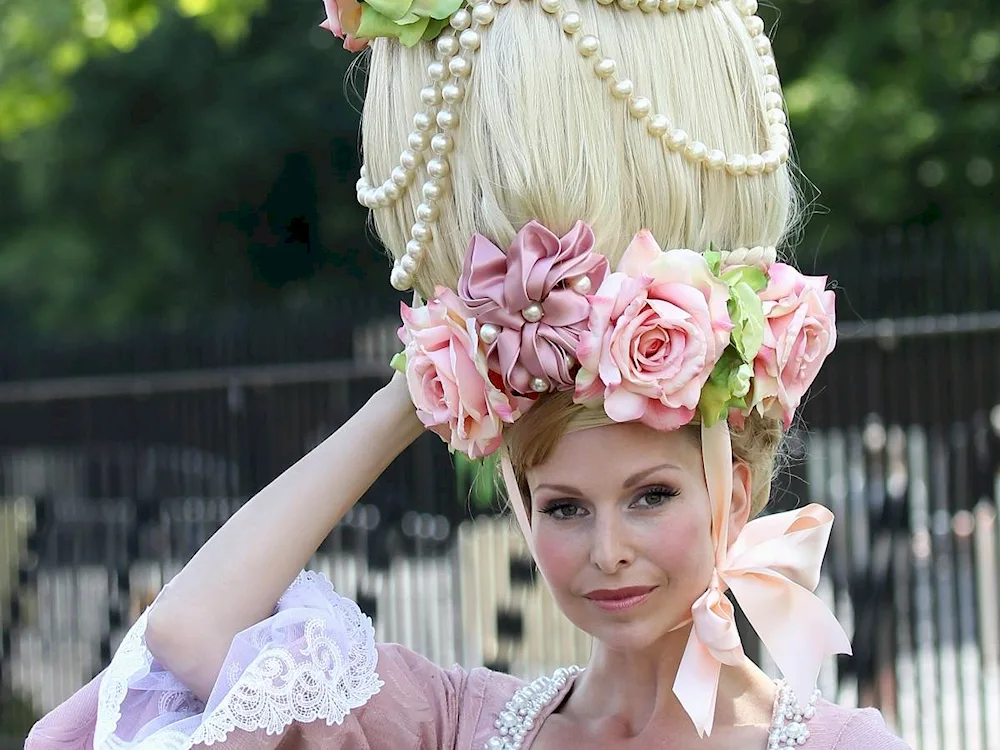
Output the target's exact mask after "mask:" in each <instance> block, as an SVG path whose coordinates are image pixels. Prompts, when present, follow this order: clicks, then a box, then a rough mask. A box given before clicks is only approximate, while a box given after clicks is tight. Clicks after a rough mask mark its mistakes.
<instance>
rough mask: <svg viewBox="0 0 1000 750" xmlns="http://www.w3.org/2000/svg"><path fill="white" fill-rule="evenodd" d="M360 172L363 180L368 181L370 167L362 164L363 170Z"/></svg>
mask: <svg viewBox="0 0 1000 750" xmlns="http://www.w3.org/2000/svg"><path fill="white" fill-rule="evenodd" d="M359 172H360V174H361V177H362V179H365V180H367V179H368V165H367V164H362V165H361V169H360V170H359Z"/></svg>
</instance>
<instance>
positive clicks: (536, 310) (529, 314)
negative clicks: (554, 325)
mask: <svg viewBox="0 0 1000 750" xmlns="http://www.w3.org/2000/svg"><path fill="white" fill-rule="evenodd" d="M544 314H545V312H544V311H543V310H542V306H541V305H539V304H538V303H537V302H532V303H531V304H530V305H528V306H527V307H526V308H524V309H523V310H521V317H522V318H524V319H525V320H526V321H528V322H529V323H537V322H538V321H540V320H541V319H542V317H543V316H544Z"/></svg>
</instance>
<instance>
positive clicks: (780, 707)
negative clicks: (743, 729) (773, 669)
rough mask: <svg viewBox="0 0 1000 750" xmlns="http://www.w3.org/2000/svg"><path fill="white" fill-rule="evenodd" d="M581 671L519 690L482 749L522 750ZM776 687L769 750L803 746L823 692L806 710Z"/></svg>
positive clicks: (566, 670) (560, 672)
mask: <svg viewBox="0 0 1000 750" xmlns="http://www.w3.org/2000/svg"><path fill="white" fill-rule="evenodd" d="M582 671H583V670H582V669H581V668H580V667H576V666H572V667H560V668H559V669H557V670H556V671H555V672H554V673H553V674H552V675H551V676H549V677H539V678H538V679H537V680H535V681H533V682H530V683H528V684H527V685H525V686H524V687H522V688H520V689H518V690H517V691H516V692H515V693H514V695H513V697H512V698H511V699H510V700H509V701H507V704H506V705H505V706H504V708H503V711H501V712H500V715H499V716H498V717H497V719H496V721H494V722H493V726H494V727H495V728H496V730H497V733H496V734H495V735H493V736H492V737H490V739H489V741H488V742H487V743H486V744H485V745H484V746H483V750H520V748H521V745H522V744H523V743H524V738H525V737H526V736H527V734H528V732H530V731H531V730H532V729H533V728H534V726H535V721H536V720H537V719H538V715H539V714H540V713H541V712H542V711H543V710H544V709H545V707H546V706H548V705H549V704H550V703H551V702H552V701H553V700H555V697H556V695H558V694H559V692H560V691H561V690H562V689H563V688H564V687H565V686H566V681H567V680H569V678H570V677H573V676H575V675H578V674H580V672H582ZM777 685H778V696H777V699H776V700H775V703H774V714H773V716H772V718H771V728H770V730H769V731H768V740H767V750H782V748H789V747H801V746H802V745H805V744H806V742H807V741H808V740H809V728H808V727H807V726H806V723H807V722H808V721H809V720H810V719H812V718H813V717H814V716H815V715H816V701H818V700H819V698H820V691H819V690H816V691H815V692H813V694H812V697H811V698H810V700H809V704H808V705H807V706H806V707H805V708H803V707H801V706H800V705H799V702H798V699H796V697H795V694H794V693H793V692H792V689H791V688H790V687H788V685H787V684H785V683H784V681H780V680H779V681H778V683H777Z"/></svg>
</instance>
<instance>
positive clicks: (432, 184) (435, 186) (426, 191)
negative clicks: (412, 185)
mask: <svg viewBox="0 0 1000 750" xmlns="http://www.w3.org/2000/svg"><path fill="white" fill-rule="evenodd" d="M420 194H421V195H423V196H424V200H425V201H431V202H434V201H436V200H440V199H441V196H443V195H444V188H443V187H442V186H441V183H440V182H437V181H436V180H428V181H427V182H425V183H424V184H423V186H422V187H421V188H420Z"/></svg>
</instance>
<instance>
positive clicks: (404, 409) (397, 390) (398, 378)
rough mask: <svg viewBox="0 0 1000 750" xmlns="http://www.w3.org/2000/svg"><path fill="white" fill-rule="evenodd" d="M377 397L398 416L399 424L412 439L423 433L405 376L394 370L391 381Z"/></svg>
mask: <svg viewBox="0 0 1000 750" xmlns="http://www.w3.org/2000/svg"><path fill="white" fill-rule="evenodd" d="M379 397H380V398H382V399H384V400H385V402H386V403H387V405H388V407H389V408H390V409H391V410H392V412H393V413H394V414H399V415H400V417H399V418H400V420H401V422H403V423H404V424H405V426H406V428H407V429H408V430H410V431H411V433H412V434H413V438H414V439H416V437H417V436H419V435H420V433H421V432H423V430H424V426H423V424H421V422H420V420H419V419H418V418H417V411H416V409H414V408H413V400H412V399H411V398H410V390H409V387H408V386H407V384H406V375H404V374H403V373H401V372H399V371H398V370H394V371H393V373H392V379H391V380H390V381H389V382H388V383H387V384H386V385H384V386H383V387H382V389H381V391H380V392H379Z"/></svg>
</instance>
